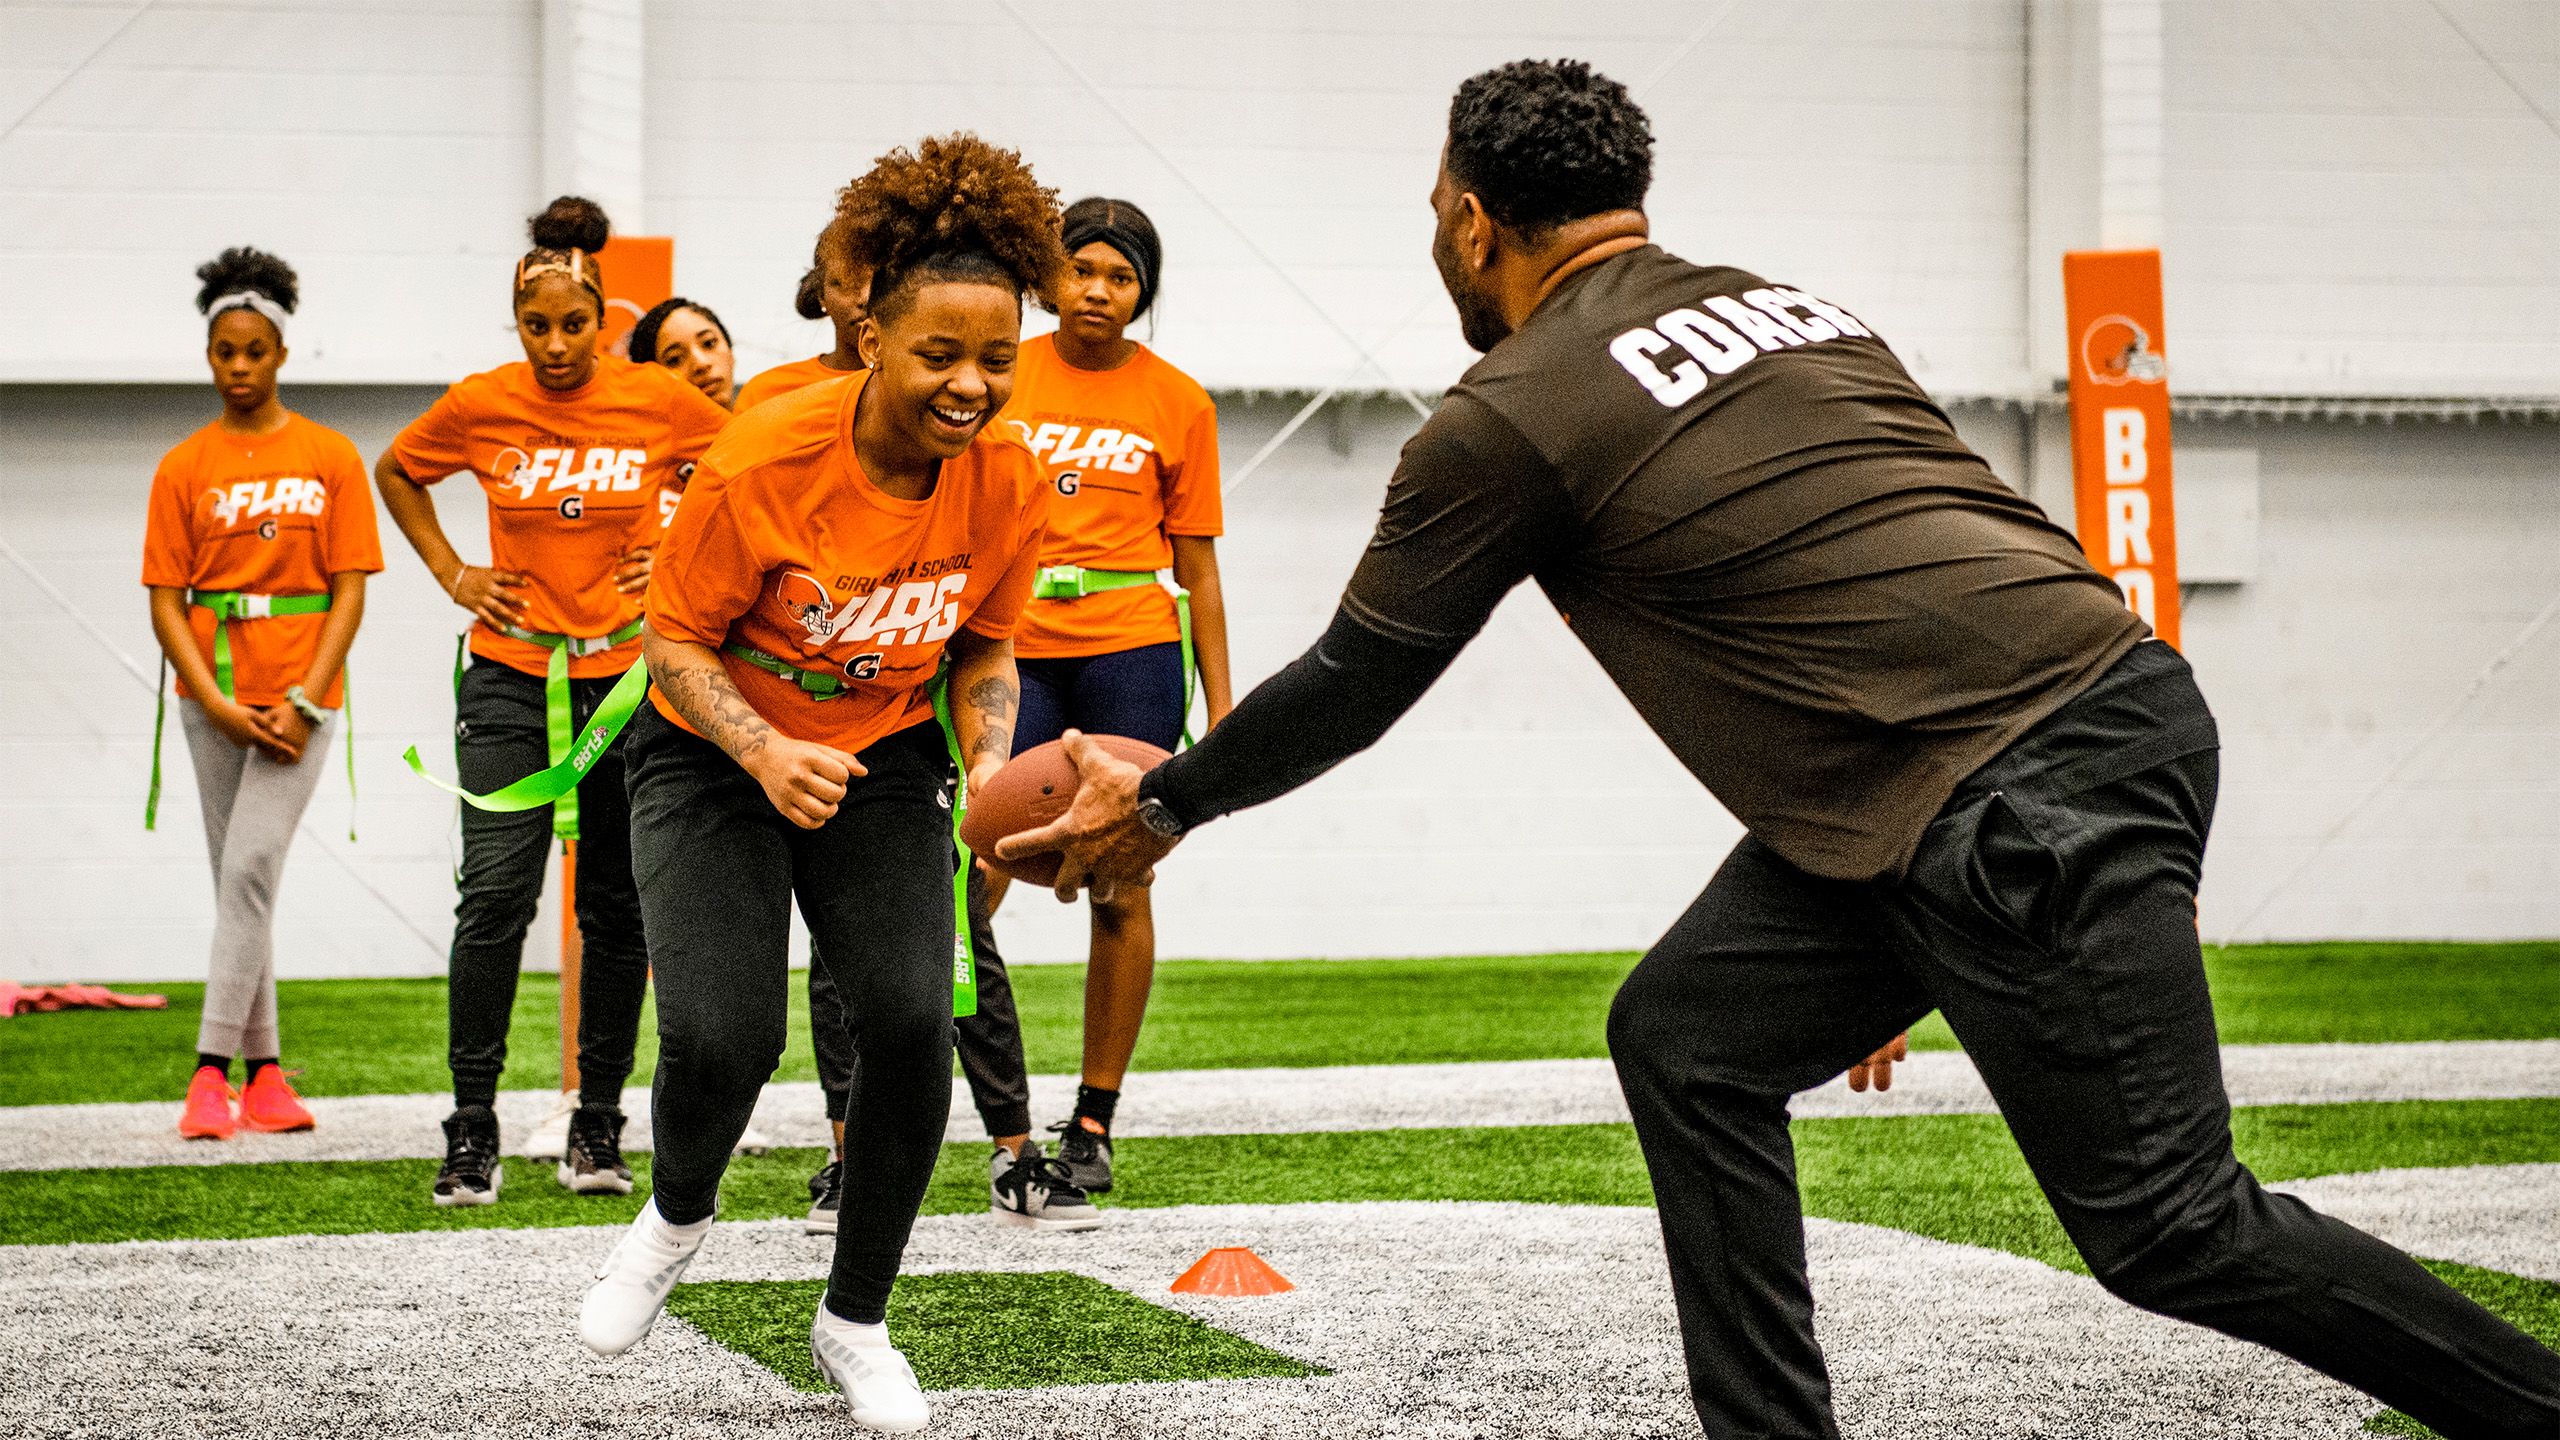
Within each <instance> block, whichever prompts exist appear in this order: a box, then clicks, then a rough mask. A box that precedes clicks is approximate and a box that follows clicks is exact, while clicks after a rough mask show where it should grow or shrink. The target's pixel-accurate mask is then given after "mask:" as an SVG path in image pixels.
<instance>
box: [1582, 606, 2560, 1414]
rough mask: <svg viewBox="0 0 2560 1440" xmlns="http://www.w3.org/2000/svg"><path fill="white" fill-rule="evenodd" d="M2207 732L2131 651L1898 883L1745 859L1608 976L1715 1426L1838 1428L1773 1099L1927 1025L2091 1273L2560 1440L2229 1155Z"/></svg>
mask: <svg viewBox="0 0 2560 1440" xmlns="http://www.w3.org/2000/svg"><path fill="white" fill-rule="evenodd" d="M2214 747H2215V739H2214V730H2213V720H2212V716H2211V714H2210V713H2209V712H2208V711H2207V710H2206V709H2205V705H2204V699H2203V697H2202V695H2200V694H2199V693H2198V692H2197V690H2196V688H2195V684H2194V681H2193V679H2192V677H2191V676H2190V674H2189V672H2188V670H2187V666H2186V663H2185V662H2184V661H2183V660H2181V659H2179V658H2178V656H2177V655H2176V654H2175V653H2174V652H2172V651H2171V650H2170V649H2169V648H2168V647H2166V646H2164V645H2159V644H2156V643H2146V644H2144V645H2141V646H2139V647H2137V648H2136V649H2135V650H2134V651H2133V653H2132V654H2130V655H2128V656H2127V657H2126V658H2125V659H2124V660H2123V661H2121V662H2119V663H2118V664H2117V665H2116V666H2115V668H2114V669H2113V670H2111V671H2110V672H2109V673H2108V674H2107V675H2105V676H2104V677H2102V678H2101V679H2100V680H2099V681H2098V682H2097V684H2096V685H2094V686H2093V687H2092V688H2091V689H2090V690H2089V691H2088V692H2087V693H2085V694H2083V695H2082V696H2080V697H2078V698H2076V699H2074V700H2073V701H2072V702H2070V703H2069V704H2068V705H2066V706H2065V707H2064V708H2063V709H2062V710H2060V711H2059V712H2057V713H2056V714H2054V715H2053V716H2051V717H2049V718H2048V719H2046V720H2045V721H2044V722H2043V723H2041V724H2039V725H2038V726H2037V727H2036V728H2035V729H2033V730H2032V731H2030V732H2029V733H2028V734H2027V735H2026V736H2025V737H2024V738H2022V739H2021V740H2020V741H2019V742H2018V743H2016V744H2015V745H2013V746H2011V747H2010V748H2009V749H2008V750H2007V751H2005V752H2003V753H2002V754H2001V755H1999V756H1998V757H1997V758H1995V759H1994V760H1992V761H1991V763H1989V764H1988V765H1986V766H1984V767H1983V768H1982V770H1981V771H1980V772H1978V773H1977V774H1975V775H1974V776H1972V777H1971V778H1970V779H1968V780H1967V781H1966V782H1965V783H1964V785H1963V786H1962V787H1961V788H1960V789H1959V790H1958V791H1957V792H1956V794H1955V796H1954V798H1952V799H1951V800H1949V801H1948V803H1947V805H1946V808H1945V810H1944V811H1943V812H1941V814H1940V815H1939V816H1938V818H1937V820H1936V821H1935V822H1933V823H1932V824H1931V825H1930V827H1929V829H1928V831H1927V833H1926V835H1925V837H1924V838H1923V839H1922V841H1921V845H1920V849H1919V852H1918V855H1917V857H1916V858H1915V859H1914V861H1913V863H1912V865H1911V868H1910V871H1909V873H1908V874H1907V875H1906V876H1904V877H1903V878H1902V879H1900V880H1898V881H1878V882H1871V883H1853V882H1845V881H1838V880H1827V879H1822V878H1819V877H1816V876H1813V875H1810V874H1807V873H1806V872H1804V871H1802V870H1800V869H1797V868H1796V867H1794V866H1793V865H1790V864H1789V863H1787V862H1786V861H1784V860H1782V859H1780V858H1779V857H1778V856H1777V855H1776V854H1775V853H1773V852H1772V851H1771V850H1769V848H1768V847H1766V846H1764V845H1761V844H1759V843H1758V842H1756V841H1753V840H1749V839H1746V840H1744V841H1743V842H1742V843H1741V844H1740V845H1739V846H1738V847H1736V848H1735V850H1734V852H1733V854H1732V856H1731V858H1729V859H1728V860H1727V861H1726V862H1725V865H1724V867H1723V869H1721V870H1720V871H1718V872H1717V874H1716V877H1715V880H1714V881H1713V882H1712V883H1711V884H1709V885H1708V886H1707V888H1706V891H1705V893H1704V894H1702V895H1700V896H1699V897H1698V900H1697V902H1696V903H1695V904H1694V905H1692V906H1691V907H1690V909H1689V911H1688V913H1687V914H1686V915H1684V916H1683V917H1682V918H1681V919H1680V921H1679V923H1677V924H1676V925H1674V926H1673V927H1672V930H1671V933H1670V934H1669V935H1667V936H1665V937H1664V938H1663V940H1662V942H1661V943H1660V944H1659V945H1657V946H1656V947H1655V948H1654V949H1653V951H1652V953H1650V954H1648V955H1647V956H1646V957H1645V959H1644V962H1643V963H1642V964H1640V965H1638V966H1637V967H1636V969H1635V972H1634V973H1633V974H1632V975H1630V976H1629V977H1628V978H1627V982H1626V985H1625V987H1624V988H1623V989H1622V990H1620V992H1619V994H1618V998H1617V1001H1616V1003H1615V1005H1614V1006H1613V1007H1612V1008H1611V1011H1610V1016H1609V1040H1610V1051H1611V1053H1612V1054H1613V1055H1614V1056H1615V1058H1616V1062H1617V1069H1618V1075H1619V1079H1620V1082H1621V1083H1622V1084H1623V1085H1624V1086H1625V1088H1626V1093H1627V1101H1628V1105H1629V1107H1630V1108H1631V1109H1632V1111H1633V1112H1634V1116H1635V1123H1636V1132H1637V1135H1638V1137H1639V1139H1640V1140H1641V1141H1642V1143H1643V1146H1644V1153H1645V1162H1646V1165H1647V1167H1648V1168H1649V1169H1650V1171H1651V1172H1652V1177H1653V1186H1654V1193H1655V1198H1656V1202H1657V1204H1658V1205H1659V1207H1660V1210H1661V1216H1662V1229H1663V1238H1664V1241H1665V1243H1666V1246H1667V1248H1668V1250H1669V1254H1670V1262H1671V1278H1672V1288H1673V1293H1674V1295H1675V1297H1676V1299H1677V1302H1678V1307H1679V1314H1680V1328H1681V1333H1682V1337H1683V1340H1684V1342H1685V1344H1686V1347H1687V1353H1688V1364H1689V1383H1690V1387H1691V1392H1692V1395H1693V1397H1694V1399H1695V1401H1696V1404H1697V1408H1698V1417H1699V1419H1700V1420H1701V1421H1703V1422H1704V1424H1705V1426H1706V1431H1707V1434H1708V1435H1710V1436H1712V1437H1715V1440H1740V1437H1752V1440H1761V1437H1790V1440H1797V1437H1833V1436H1836V1435H1837V1434H1838V1433H1839V1432H1838V1430H1837V1429H1836V1427H1835V1426H1834V1423H1833V1420H1832V1415H1831V1400H1830V1384H1829V1380H1828V1377H1827V1375H1826V1373H1825V1371H1824V1368H1823V1361H1822V1352H1821V1350H1820V1349H1819V1347H1817V1345H1816V1344H1815V1342H1814V1331H1813V1297H1812V1293H1811V1291H1810V1289H1809V1287H1808V1285H1807V1283H1806V1278H1805V1250H1804V1229H1803V1219H1802V1212H1801V1209H1800V1207H1799V1203H1798V1197H1797V1191H1796V1181H1795V1155H1794V1150H1793V1148H1792V1147H1791V1145H1790V1144H1789V1141H1788V1134H1787V1099H1788V1097H1789V1096H1790V1095H1792V1094H1794V1093H1795V1092H1797V1091H1799V1090H1804V1089H1807V1088H1809V1087H1811V1086H1814V1085H1817V1084H1820V1083H1822V1082H1824V1081H1826V1080H1829V1079H1830V1078H1831V1077H1833V1076H1835V1075H1838V1074H1839V1073H1840V1072H1841V1071H1842V1070H1844V1069H1846V1068H1847V1067H1848V1066H1849V1065H1851V1064H1853V1063H1855V1062H1856V1061H1858V1060H1860V1059H1862V1058H1864V1057H1865V1056H1866V1055H1867V1054H1868V1053H1869V1052H1871V1051H1873V1050H1875V1049H1876V1048H1877V1047H1879V1046H1881V1045H1883V1044H1884V1043H1885V1042H1886V1041H1888V1040H1890V1039H1891V1038H1892V1037H1893V1036H1894V1034H1895V1033H1896V1032H1898V1031H1900V1030H1903V1029H1905V1028H1906V1027H1908V1026H1909V1025H1911V1024H1912V1023H1913V1022H1914V1021H1916V1020H1918V1019H1919V1018H1920V1017H1921V1016H1923V1015H1924V1014H1926V1013H1927V1012H1928V1011H1929V1010H1930V1009H1931V1008H1932V1007H1935V1008H1937V1009H1938V1010H1940V1011H1942V1012H1943V1013H1944V1014H1945V1015H1946V1017H1947V1021H1948V1023H1949V1024H1950V1025H1952V1026H1953V1027H1954V1029H1955V1032H1956V1035H1957V1036H1958V1038H1959V1039H1961V1040H1962V1041H1963V1042H1964V1046H1965V1050H1966V1053H1967V1054H1968V1055H1970V1056H1971V1058H1972V1060H1973V1062H1974V1064H1975V1065H1976V1066H1977V1067H1979V1068H1980V1070H1981V1072H1982V1077H1983V1080H1984V1081H1985V1082H1986V1083H1987V1084H1988V1085H1989V1086H1990V1089H1991V1093H1992V1096H1993V1098H1994V1099H1996V1100H1997V1101H1998V1102H1999V1105H2000V1109H2001V1113H2002V1114H2003V1115H2004V1116H2005V1117H2006V1118H2007V1120H2008V1123H2009V1128H2010V1131H2011V1133H2012V1134H2014V1135H2015V1136H2016V1137H2017V1141H2018V1146H2019V1148H2020V1149H2021V1150H2022V1151H2024V1152H2025V1155H2026V1159H2027V1163H2028V1164H2029V1166H2031V1167H2032V1168H2033V1170H2034V1172H2035V1176H2036V1180H2037V1183H2038V1184H2039V1185H2041V1186H2042V1187H2043V1189H2044V1192H2045V1196H2046V1198H2047V1199H2048V1200H2049V1201H2050V1202H2051V1203H2052V1205H2053V1208H2054V1212H2055V1214H2056V1215H2058V1216H2059V1217H2060V1218H2061V1221H2062V1224H2063V1228H2064V1229H2065V1230H2067V1231H2068V1232H2069V1233H2070V1235H2071V1239H2072V1242H2073V1243H2074V1244H2075V1245H2077V1246H2078V1247H2079V1249H2080V1253H2081V1255H2082V1256H2083V1257H2084V1258H2085V1259H2086V1260H2087V1261H2088V1263H2089V1269H2090V1271H2091V1273H2093V1274H2094V1275H2095V1276H2096V1277H2097V1279H2098V1281H2099V1283H2101V1284H2103V1285H2104V1286H2106V1288H2107V1289H2108V1290H2109V1291H2111V1292H2113V1293H2114V1294H2115V1295H2117V1296H2119V1297H2121V1298H2123V1299H2125V1300H2127V1301H2130V1302H2131V1303H2133V1304H2135V1305H2138V1306H2140V1307H2142V1308H2143V1309H2146V1310H2151V1311H2155V1312H2157V1313H2160V1314H2164V1315H2172V1316H2175V1317H2177V1318H2179V1319H2182V1320H2188V1321H2192V1322H2194V1323H2196V1324H2199V1325H2205V1326H2209V1327H2211V1328H2213V1329H2215V1330H2219V1331H2221V1332H2223V1333H2224V1334H2227V1335H2233V1336H2237V1337H2239V1338H2241V1339H2244V1340H2251V1341H2255V1342H2256V1343H2258V1344H2261V1345H2266V1346H2269V1347H2271V1348H2273V1349H2276V1350H2279V1351H2281V1352H2283V1353H2284V1354H2287V1355H2290V1356H2292V1357H2294V1358H2295V1359H2297V1360H2300V1361H2301V1362H2302V1363H2304V1364H2306V1365H2309V1366H2311V1367H2313V1368H2315V1369H2317V1370H2320V1371H2322V1372H2324V1373H2326V1374H2328V1375H2330V1376H2333V1377H2335V1378H2337V1379H2339V1380H2342V1381H2344V1382H2346V1383H2347V1384H2350V1385H2353V1386H2355V1387H2357V1388H2358V1389H2361V1390H2364V1391H2366V1392H2367V1393H2369V1394H2371V1395H2373V1396H2375V1397H2376V1398H2378V1399H2380V1400H2383V1401H2385V1402H2387V1403H2389V1404H2391V1405H2394V1406H2397V1407H2399V1408H2400V1409H2402V1410H2405V1411H2407V1412H2408V1413H2409V1414H2411V1415H2413V1416H2415V1417H2417V1418H2418V1419H2420V1420H2422V1421H2424V1422H2426V1423H2427V1424H2429V1425H2431V1426H2433V1427H2435V1428H2436V1429H2437V1430H2438V1431H2440V1432H2442V1433H2443V1434H2445V1435H2446V1436H2448V1437H2452V1440H2470V1437H2490V1436H2496V1437H2510V1436H2512V1437H2518V1440H2521V1437H2525V1436H2534V1437H2544V1440H2547V1437H2549V1436H2551V1435H2553V1434H2555V1433H2560V1355H2555V1354H2554V1353H2553V1352H2551V1351H2549V1350H2546V1349H2544V1348H2543V1347H2542V1346H2540V1345H2538V1344H2536V1343H2535V1342H2534V1341H2532V1340H2530V1339H2528V1338H2526V1337H2525V1336H2524V1335H2523V1334H2522V1333H2520V1332H2518V1331H2516V1330H2515V1329H2513V1328H2511V1327H2509V1326H2508V1325H2506V1324H2505V1323H2504V1322H2503V1321H2500V1320H2498V1319H2497V1318H2495V1317H2494V1316H2492V1315H2490V1314H2489V1313H2488V1312H2487V1311H2485V1310H2483V1309H2481V1308H2480V1307H2478V1306H2476V1305H2474V1304H2473V1303H2472V1302H2470V1301H2469V1300H2467V1299H2465V1298H2463V1297H2462V1296H2461V1295H2459V1294H2457V1293H2456V1292H2455V1291H2453V1290H2452V1289H2450V1288H2449V1287H2447V1286H2446V1285H2444V1284H2443V1283H2442V1282H2440V1281H2438V1280H2437V1279H2435V1278H2434V1277H2433V1276H2431V1275H2429V1274H2428V1273H2427V1272H2426V1271H2425V1270H2423V1269H2421V1268H2419V1266H2418V1265H2417V1264H2416V1262H2414V1261H2412V1260H2410V1259H2409V1258H2408V1257H2407V1256H2405V1255H2403V1254H2401V1253H2400V1252H2399V1251H2397V1250H2395V1249H2392V1248H2391V1247H2390V1246H2388V1245H2385V1244H2383V1243H2382V1242H2380V1241H2378V1240H2375V1239H2373V1238H2372V1237H2371V1236H2368V1235H2366V1234H2364V1233H2363V1232H2362V1231H2359V1230H2356V1229H2353V1228H2351V1227H2349V1226H2347V1225H2344V1224H2341V1223H2340V1222H2338V1221H2335V1220H2332V1219H2329V1218H2327V1217H2326V1216H2323V1215H2320V1214H2318V1213H2316V1212H2314V1211H2313V1210H2312V1209H2311V1208H2310V1207H2309V1206H2307V1205H2304V1204H2303V1203H2302V1202H2300V1201H2298V1200H2294V1199H2291V1198H2288V1197H2286V1196H2282V1195H2272V1194H2269V1193H2268V1192H2266V1191H2265V1190H2263V1189H2261V1188H2259V1185H2258V1182H2257V1180H2256V1179H2255V1177H2253V1176H2252V1175H2250V1173H2249V1172H2248V1170H2247V1169H2246V1168H2244V1167H2243V1166H2242V1165H2241V1164H2240V1162H2239V1161H2238V1160H2237V1159H2236V1158H2235V1157H2234V1156H2233V1154H2232V1149H2231V1129H2230V1113H2231V1112H2230V1101H2229V1099H2228V1097H2227V1096H2226V1095H2225V1093H2224V1091H2223V1087H2222V1071H2221V1058H2220V1053H2219V1051H2218V1050H2217V1048H2216V1041H2215V1035H2214V1025H2213V1011H2212V1007H2211V1004H2210V1002H2209V1000H2208V998H2207V995H2206V990H2205V979H2204V968H2203V961H2202V957H2201V955H2200V953H2199V947H2198V943H2197V937H2196V909H2195V889H2196V881H2197V876H2198V872H2199V869H2200V866H2201V862H2202V859H2203V853H2204V845H2205V832H2206V829H2207V826H2208V825H2209V823H2210V821H2211V819H2212V814H2213V800H2214V787H2215V779H2216V767H2217V760H2216V753H2215V748H2214Z"/></svg>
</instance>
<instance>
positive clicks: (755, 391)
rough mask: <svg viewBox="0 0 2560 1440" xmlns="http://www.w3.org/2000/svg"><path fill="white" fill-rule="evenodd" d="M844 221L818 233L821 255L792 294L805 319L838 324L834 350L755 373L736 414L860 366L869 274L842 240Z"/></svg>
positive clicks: (741, 393)
mask: <svg viewBox="0 0 2560 1440" xmlns="http://www.w3.org/2000/svg"><path fill="white" fill-rule="evenodd" d="M842 225H843V222H842V221H841V220H831V221H829V222H828V223H827V228H825V229H824V230H821V231H819V232H818V251H817V254H816V255H814V256H813V257H811V259H810V262H809V273H808V274H806V275H803V276H801V277H800V290H799V293H798V294H797V295H794V296H793V297H792V305H793V308H795V309H797V310H798V311H799V312H800V318H801V319H803V320H819V319H825V320H831V321H833V322H835V327H836V348H834V349H833V350H830V351H828V352H827V353H826V354H824V355H812V356H810V357H809V358H808V359H806V360H793V361H790V362H788V363H785V364H781V365H776V366H774V367H773V368H772V369H770V370H763V371H759V372H757V374H756V378H754V379H753V380H750V381H748V382H747V383H746V384H745V385H743V386H741V387H739V390H738V403H737V407H736V408H737V410H738V413H740V414H742V415H743V414H745V413H746V412H747V411H749V410H753V409H754V408H756V407H757V406H758V405H761V404H763V403H764V402H766V401H767V400H771V399H773V398H774V397H775V396H777V395H788V394H790V393H791V392H792V391H794V390H797V389H799V388H800V387H801V386H803V385H814V384H816V383H817V382H819V381H821V380H831V379H833V378H835V377H836V376H838V375H842V374H845V373H847V372H849V371H854V370H859V369H861V368H862V350H861V337H862V318H863V316H864V315H865V314H867V313H869V311H868V301H867V299H866V297H867V296H868V294H869V292H870V289H871V272H870V271H868V270H866V269H864V268H862V262H861V261H859V260H856V259H854V258H852V253H853V252H852V247H851V246H848V245H846V244H844V243H843V239H842V236H843V231H842V228H841V227H842Z"/></svg>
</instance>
